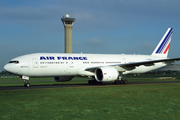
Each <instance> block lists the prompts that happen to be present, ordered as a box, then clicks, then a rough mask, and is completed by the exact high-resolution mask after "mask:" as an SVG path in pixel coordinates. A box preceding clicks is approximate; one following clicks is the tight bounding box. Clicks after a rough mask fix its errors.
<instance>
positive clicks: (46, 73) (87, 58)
mask: <svg viewBox="0 0 180 120" xmlns="http://www.w3.org/2000/svg"><path fill="white" fill-rule="evenodd" d="M172 34H173V28H168V30H167V31H166V33H165V34H164V36H163V37H162V39H161V40H160V42H159V44H158V45H157V47H156V48H155V49H154V51H153V53H152V54H151V55H135V54H133V55H125V54H82V53H81V54H75V53H34V54H27V55H23V56H20V57H16V58H14V59H12V60H10V62H9V63H7V64H6V65H5V66H4V70H5V71H7V72H9V73H12V74H15V75H18V76H20V78H21V79H23V80H24V82H25V84H24V86H25V87H29V86H30V83H29V78H30V77H53V78H54V80H55V81H57V82H64V81H70V80H72V78H74V77H75V76H86V77H91V78H92V80H89V81H88V83H89V84H98V83H102V82H114V83H115V84H127V80H124V79H123V75H125V74H137V73H146V72H149V71H152V70H156V69H159V68H161V67H164V66H167V65H169V64H172V63H173V62H175V61H178V60H180V58H173V59H170V58H167V56H168V52H169V46H170V43H171V38H172Z"/></svg>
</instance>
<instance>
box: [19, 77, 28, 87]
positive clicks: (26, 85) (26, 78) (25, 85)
mask: <svg viewBox="0 0 180 120" xmlns="http://www.w3.org/2000/svg"><path fill="white" fill-rule="evenodd" d="M21 79H23V80H24V82H25V83H24V87H30V83H29V77H28V76H22V77H21Z"/></svg>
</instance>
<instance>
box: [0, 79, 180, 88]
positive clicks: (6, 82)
mask: <svg viewBox="0 0 180 120" xmlns="http://www.w3.org/2000/svg"><path fill="white" fill-rule="evenodd" d="M90 79H91V78H87V77H75V78H73V79H72V80H71V81H68V82H56V81H54V80H53V78H52V77H48V78H30V80H29V82H30V84H31V85H53V84H87V83H88V80H90ZM126 80H128V82H156V81H175V80H180V78H175V79H158V78H127V79H126ZM23 85H24V81H23V80H22V79H20V78H19V77H2V78H0V86H23Z"/></svg>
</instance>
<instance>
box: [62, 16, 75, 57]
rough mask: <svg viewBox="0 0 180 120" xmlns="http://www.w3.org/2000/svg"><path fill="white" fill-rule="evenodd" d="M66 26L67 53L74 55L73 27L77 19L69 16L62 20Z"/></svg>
mask: <svg viewBox="0 0 180 120" xmlns="http://www.w3.org/2000/svg"><path fill="white" fill-rule="evenodd" d="M61 20H62V22H63V24H64V33H65V53H72V26H73V23H74V21H75V18H70V17H69V15H68V14H66V15H65V17H64V16H63V18H61Z"/></svg>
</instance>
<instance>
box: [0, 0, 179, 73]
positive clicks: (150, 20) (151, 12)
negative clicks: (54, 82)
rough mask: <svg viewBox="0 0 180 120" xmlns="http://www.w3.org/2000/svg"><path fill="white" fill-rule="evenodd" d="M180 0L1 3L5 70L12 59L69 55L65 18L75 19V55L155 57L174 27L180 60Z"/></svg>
mask: <svg viewBox="0 0 180 120" xmlns="http://www.w3.org/2000/svg"><path fill="white" fill-rule="evenodd" d="M179 6H180V1H179V0H0V58H1V59H0V71H2V70H3V66H4V65H5V64H6V63H7V62H8V61H9V60H11V59H12V58H14V57H17V56H21V55H24V54H29V53H37V52H39V53H40V52H48V53H54V52H55V53H63V52H64V26H63V24H62V22H61V18H62V17H63V14H69V15H70V17H72V18H75V19H76V20H75V23H74V25H73V30H72V41H73V53H80V52H82V53H102V54H106V53H107V54H120V53H125V54H134V53H136V54H149V55H150V54H151V53H152V52H153V50H154V49H155V47H156V45H157V44H158V42H159V41H160V39H161V38H162V36H163V35H164V33H165V32H166V30H167V29H168V28H169V27H172V28H174V32H173V38H172V42H171V46H170V51H169V56H168V57H170V58H175V57H180V47H179V46H180V7H179Z"/></svg>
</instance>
